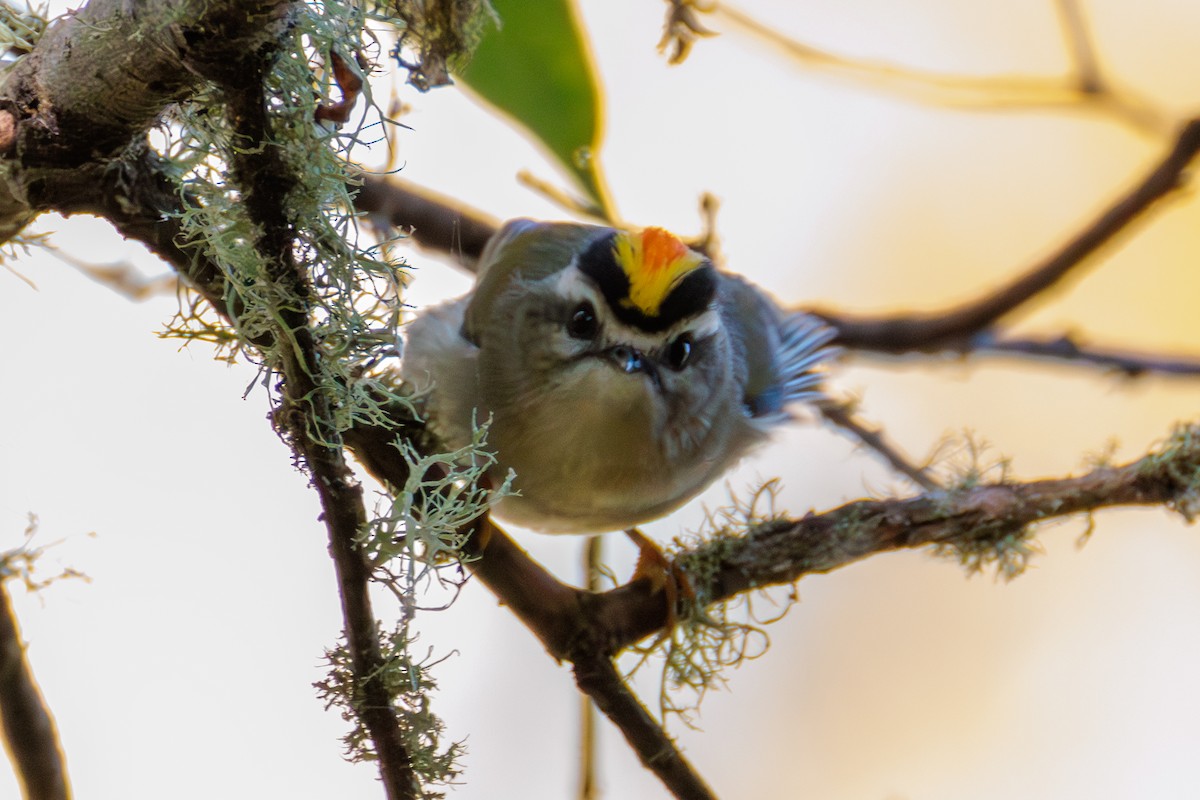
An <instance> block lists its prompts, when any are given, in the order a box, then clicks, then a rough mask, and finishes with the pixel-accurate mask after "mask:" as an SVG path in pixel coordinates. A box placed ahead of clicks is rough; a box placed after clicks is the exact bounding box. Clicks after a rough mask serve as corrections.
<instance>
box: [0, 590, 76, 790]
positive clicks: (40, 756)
mask: <svg viewBox="0 0 1200 800" xmlns="http://www.w3.org/2000/svg"><path fill="white" fill-rule="evenodd" d="M0 729H2V730H3V733H4V743H5V744H6V745H7V750H8V752H9V756H10V758H11V759H12V764H13V768H14V769H15V770H16V773H17V778H18V779H19V780H20V782H21V787H22V790H23V793H24V796H25V800H70V797H71V789H70V786H69V785H68V783H67V768H66V764H65V763H64V761H63V755H62V749H61V748H60V747H59V741H58V729H57V727H56V726H55V724H54V719H53V717H51V716H50V711H49V710H48V709H47V708H46V703H45V700H43V698H42V693H41V692H40V691H38V686H37V682H36V681H35V680H34V679H33V671H32V670H31V669H30V668H29V661H28V660H27V659H26V658H25V645H24V643H23V642H22V641H21V632H20V629H19V628H18V627H17V618H16V615H15V614H14V613H13V609H12V601H11V599H10V598H9V596H8V588H7V587H6V586H5V585H4V581H3V580H0Z"/></svg>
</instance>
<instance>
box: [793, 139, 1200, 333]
mask: <svg viewBox="0 0 1200 800" xmlns="http://www.w3.org/2000/svg"><path fill="white" fill-rule="evenodd" d="M1197 152H1200V119H1193V120H1191V121H1189V122H1188V123H1187V124H1186V125H1184V126H1183V128H1182V129H1181V130H1180V132H1179V135H1178V137H1177V138H1176V139H1175V141H1174V143H1173V144H1172V146H1171V149H1170V150H1169V151H1168V152H1167V153H1166V154H1165V155H1164V156H1163V158H1162V159H1161V160H1160V161H1159V162H1158V164H1156V165H1155V166H1154V168H1153V169H1151V170H1150V172H1149V173H1148V174H1147V175H1146V176H1145V177H1144V178H1143V179H1142V180H1141V181H1140V182H1139V183H1138V184H1137V186H1135V187H1134V188H1133V189H1132V190H1130V191H1129V192H1127V193H1126V194H1125V195H1123V196H1122V197H1120V198H1119V199H1117V201H1116V202H1114V203H1113V204H1112V205H1111V206H1110V207H1109V208H1107V209H1105V210H1104V211H1103V212H1102V213H1101V214H1100V215H1099V216H1098V217H1097V218H1096V219H1095V220H1093V221H1092V222H1091V223H1089V224H1088V225H1087V226H1086V227H1085V228H1084V229H1083V230H1081V231H1080V232H1079V233H1077V234H1076V235H1075V236H1073V237H1071V239H1070V240H1068V241H1067V242H1066V243H1065V244H1063V245H1062V246H1061V247H1060V248H1059V250H1058V251H1057V252H1055V253H1054V254H1053V255H1052V256H1050V257H1049V258H1048V259H1046V260H1045V261H1043V262H1042V263H1040V264H1038V265H1036V266H1035V267H1033V269H1031V270H1029V271H1028V272H1026V273H1025V274H1024V275H1021V276H1020V277H1018V278H1017V279H1016V280H1014V281H1012V282H1011V283H1009V284H1008V285H1007V286H1003V287H1001V288H1000V289H997V290H995V291H992V292H988V293H987V294H985V295H983V296H981V297H979V298H978V299H976V300H973V301H971V302H968V303H965V304H963V305H961V306H959V307H957V308H952V309H948V310H946V311H941V312H937V313H932V314H898V315H894V316H889V317H856V316H853V315H850V314H842V313H838V312H833V311H827V310H821V309H815V310H813V311H812V313H814V314H816V315H817V316H819V317H821V318H822V319H824V320H825V321H826V322H828V323H829V324H830V325H832V326H833V327H835V328H837V330H838V338H837V339H836V342H837V343H838V344H840V345H841V346H842V347H846V348H850V349H855V350H868V351H872V352H880V353H889V354H900V353H911V352H922V353H932V352H938V351H945V350H953V351H956V352H963V353H967V352H971V337H972V336H974V335H975V334H977V333H979V332H981V331H983V330H985V329H987V328H989V327H990V326H992V325H994V324H995V323H996V322H998V321H999V320H1000V319H1001V318H1003V317H1005V316H1007V315H1008V314H1011V313H1012V312H1013V311H1016V310H1017V309H1019V308H1021V307H1023V306H1025V305H1026V304H1027V303H1029V302H1030V301H1031V300H1033V299H1034V298H1036V297H1038V296H1039V295H1041V294H1042V293H1044V292H1045V291H1047V290H1048V289H1050V288H1052V287H1054V286H1055V285H1057V284H1058V283H1059V282H1060V281H1062V280H1063V279H1064V278H1065V277H1067V275H1069V274H1070V273H1071V272H1072V271H1073V270H1075V269H1076V268H1078V267H1080V266H1081V265H1082V264H1083V263H1084V262H1085V261H1086V260H1087V259H1088V257H1089V256H1091V255H1092V254H1094V253H1095V252H1096V251H1097V250H1099V249H1100V248H1101V247H1102V246H1103V245H1105V244H1107V243H1108V242H1109V241H1111V240H1112V239H1113V237H1115V236H1116V235H1117V234H1119V233H1121V232H1123V231H1125V230H1127V229H1128V228H1129V226H1130V225H1131V224H1133V223H1134V222H1135V221H1136V220H1138V219H1139V218H1140V217H1141V216H1142V215H1143V214H1144V213H1145V212H1146V211H1148V210H1149V209H1150V208H1151V207H1152V206H1154V205H1155V204H1156V203H1157V202H1158V201H1159V200H1162V199H1163V198H1164V197H1166V196H1168V195H1170V194H1172V193H1173V192H1175V191H1176V190H1177V189H1179V188H1180V186H1182V185H1183V180H1184V174H1185V171H1186V170H1187V168H1188V167H1189V166H1190V165H1191V163H1192V162H1193V161H1194V160H1195V158H1196V154H1197Z"/></svg>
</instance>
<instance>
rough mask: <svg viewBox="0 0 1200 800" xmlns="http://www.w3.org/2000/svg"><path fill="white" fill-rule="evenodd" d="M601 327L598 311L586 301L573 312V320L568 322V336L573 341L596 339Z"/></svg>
mask: <svg viewBox="0 0 1200 800" xmlns="http://www.w3.org/2000/svg"><path fill="white" fill-rule="evenodd" d="M599 327H600V324H599V323H598V322H597V321H596V309H594V308H592V304H591V303H589V302H587V301H586V300H585V301H583V302H582V303H580V304H579V305H577V306H575V310H574V311H572V312H571V318H570V319H568V320H567V335H568V336H570V337H571V338H572V339H594V338H595V337H596V331H597V329H598V328H599Z"/></svg>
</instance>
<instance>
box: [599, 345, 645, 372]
mask: <svg viewBox="0 0 1200 800" xmlns="http://www.w3.org/2000/svg"><path fill="white" fill-rule="evenodd" d="M608 357H609V358H610V359H611V360H612V362H613V363H614V364H616V366H617V369H619V370H621V371H622V372H624V373H626V374H627V375H632V374H633V373H635V372H648V373H649V372H653V365H652V364H651V363H650V360H649V359H648V358H646V357H645V356H644V355H642V352H641V351H640V350H638V349H637V348H634V347H630V346H629V345H625V344H619V345H617V346H616V347H612V348H610V349H609V350H608Z"/></svg>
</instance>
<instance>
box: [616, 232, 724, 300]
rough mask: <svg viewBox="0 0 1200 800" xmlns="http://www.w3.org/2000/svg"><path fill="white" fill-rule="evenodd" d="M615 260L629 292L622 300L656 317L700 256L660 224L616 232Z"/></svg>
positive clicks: (694, 266) (700, 259)
mask: <svg viewBox="0 0 1200 800" xmlns="http://www.w3.org/2000/svg"><path fill="white" fill-rule="evenodd" d="M614 249H615V255H616V260H617V264H619V265H620V266H621V269H622V270H624V272H625V275H626V277H628V278H629V296H628V297H627V298H626V299H624V300H622V304H624V305H626V306H632V307H634V308H636V309H638V310H639V311H641V312H642V313H643V314H645V315H647V316H650V317H656V316H658V312H659V310H660V309H661V308H662V304H663V302H664V301H665V300H666V299H667V296H668V295H670V294H671V290H672V289H674V288H675V287H676V286H677V285H679V282H680V281H682V280H683V279H684V278H685V277H687V275H688V273H690V272H691V271H692V270H694V269H695V268H696V267H698V266H700V264H702V263H703V262H704V257H703V256H702V255H700V254H699V253H697V252H695V251H694V250H692V249H690V248H689V247H688V246H687V245H686V244H684V243H683V242H682V241H680V240H679V238H678V237H677V236H675V235H674V234H672V233H670V232H668V231H665V230H663V229H662V228H646V229H645V230H644V231H642V232H641V233H621V234H618V235H617V241H616V247H615V248H614Z"/></svg>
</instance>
